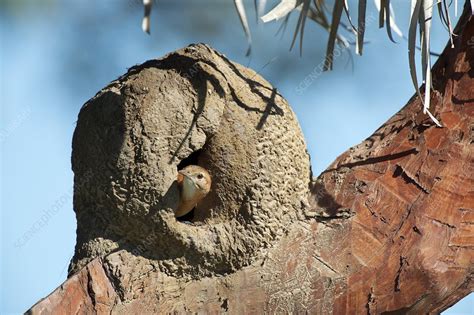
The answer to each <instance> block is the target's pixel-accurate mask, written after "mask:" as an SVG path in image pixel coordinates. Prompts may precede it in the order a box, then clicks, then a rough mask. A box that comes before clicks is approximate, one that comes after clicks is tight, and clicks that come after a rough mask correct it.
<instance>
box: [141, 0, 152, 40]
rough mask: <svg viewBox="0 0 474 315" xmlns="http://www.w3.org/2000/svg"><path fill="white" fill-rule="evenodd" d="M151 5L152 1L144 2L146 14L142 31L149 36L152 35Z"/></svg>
mask: <svg viewBox="0 0 474 315" xmlns="http://www.w3.org/2000/svg"><path fill="white" fill-rule="evenodd" d="M151 4H152V3H151V0H143V8H144V10H145V13H144V14H143V20H142V30H143V31H144V32H145V33H148V34H150V15H151Z"/></svg>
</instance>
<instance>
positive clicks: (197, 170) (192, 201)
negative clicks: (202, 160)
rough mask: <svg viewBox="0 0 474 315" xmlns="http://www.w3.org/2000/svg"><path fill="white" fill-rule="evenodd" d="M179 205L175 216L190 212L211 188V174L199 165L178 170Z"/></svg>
mask: <svg viewBox="0 0 474 315" xmlns="http://www.w3.org/2000/svg"><path fill="white" fill-rule="evenodd" d="M177 182H178V188H179V205H178V208H177V209H176V211H175V217H177V218H179V217H182V216H184V215H185V214H187V213H189V212H190V211H191V210H193V209H194V207H195V206H196V205H197V204H198V203H199V202H200V201H201V200H202V199H203V198H204V197H206V195H207V194H208V193H209V191H210V190H211V182H212V181H211V176H210V175H209V173H208V171H207V170H206V169H204V168H202V167H200V166H197V165H188V166H186V167H185V168H183V169H182V170H180V171H178V180H177Z"/></svg>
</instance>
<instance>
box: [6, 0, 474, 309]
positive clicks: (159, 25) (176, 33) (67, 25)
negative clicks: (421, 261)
mask: <svg viewBox="0 0 474 315" xmlns="http://www.w3.org/2000/svg"><path fill="white" fill-rule="evenodd" d="M406 2H407V3H408V1H406ZM138 3H139V1H138V0H122V1H113V0H101V1H97V0H82V1H72V0H64V1H59V0H57V1H54V0H48V1H41V3H40V1H33V0H31V1H27V0H22V1H17V2H15V1H11V0H10V1H6V0H0V54H1V55H0V74H1V76H0V89H1V90H0V104H1V114H0V144H1V155H0V159H1V163H0V165H1V182H0V191H1V234H0V235H1V257H2V258H1V259H0V261H1V274H0V277H1V286H0V290H1V292H0V293H1V300H0V313H1V314H17V313H22V312H24V311H25V310H26V309H28V308H29V307H30V306H31V305H32V304H34V303H35V302H37V301H38V300H39V299H40V298H42V297H44V296H46V295H47V294H49V293H50V292H51V291H52V290H54V289H55V288H56V287H57V286H58V285H60V284H61V283H62V282H63V281H64V280H65V278H66V272H67V265H68V263H69V260H70V258H71V256H72V254H73V250H74V244H75V228H76V221H75V216H74V213H73V210H72V183H73V181H72V179H73V174H72V172H71V163H70V157H71V139H72V133H73V130H74V127H75V122H76V119H77V114H78V112H79V110H80V108H81V106H82V104H84V102H86V101H87V100H88V99H89V98H91V97H92V96H93V95H94V94H95V93H96V92H97V91H98V90H100V89H101V88H102V87H104V86H105V85H106V84H107V83H108V82H110V81H112V80H113V79H115V78H117V77H118V76H119V75H121V74H123V73H124V72H126V69H127V68H129V67H131V66H132V65H134V64H137V63H142V62H144V61H146V60H148V59H152V58H157V57H161V56H163V55H164V54H166V53H168V52H170V51H173V50H176V49H179V48H181V47H184V46H186V45H188V44H190V43H195V42H205V43H208V44H210V45H211V46H213V47H214V48H216V49H218V50H220V51H221V52H223V53H224V54H226V55H227V56H228V57H229V58H230V59H232V60H234V61H237V62H239V63H241V64H243V65H246V66H249V67H251V68H253V69H254V70H256V71H259V72H260V74H261V75H263V76H264V77H265V78H266V79H267V80H269V81H270V82H271V83H272V84H273V85H274V86H276V87H277V88H278V89H279V90H280V92H281V93H282V94H283V95H284V96H285V97H286V98H287V100H288V101H289V103H290V104H291V105H292V107H293V109H294V111H295V112H296V114H297V117H298V119H299V121H300V124H301V127H302V129H303V132H304V135H305V138H306V141H307V144H308V149H309V152H310V154H311V161H312V166H313V172H314V173H315V175H317V174H319V173H320V172H321V171H322V170H323V169H324V168H325V167H326V166H327V165H328V164H329V163H330V162H331V161H332V160H334V158H336V157H337V156H338V155H339V154H340V153H342V152H343V151H345V150H346V149H347V148H349V147H350V146H352V145H355V144H357V143H359V142H360V141H362V140H363V139H364V138H366V137H367V136H369V135H370V134H371V133H372V132H373V131H374V130H375V129H376V128H377V127H378V126H379V125H381V124H382V123H383V122H385V121H386V120H387V119H388V118H389V117H390V116H391V115H393V114H394V113H395V112H396V111H398V110H399V109H400V108H401V107H402V106H403V105H404V104H405V103H406V102H407V100H408V99H409V98H410V97H411V96H412V94H413V92H414V90H413V87H412V85H411V82H410V77H409V71H408V62H407V44H406V42H404V41H403V40H399V43H398V44H393V43H391V42H390V41H389V40H388V39H387V36H386V33H385V30H379V29H378V28H377V23H376V22H374V23H373V25H371V24H369V25H368V26H367V27H368V31H367V40H368V41H369V43H368V44H367V45H366V47H365V51H364V56H363V57H358V56H355V55H354V53H353V51H352V53H351V54H352V56H351V54H349V53H348V52H343V53H342V54H341V56H340V57H338V58H336V60H335V63H336V66H335V70H334V71H332V72H330V73H321V74H318V77H317V79H312V80H310V81H304V80H305V78H307V77H308V75H310V74H311V73H313V74H314V73H315V72H314V71H317V70H315V69H317V67H318V65H319V64H320V63H321V62H322V58H323V54H324V51H325V45H326V39H327V34H325V33H324V31H322V30H321V29H320V28H319V27H318V26H316V25H314V24H312V23H311V22H308V24H307V26H306V29H305V41H304V50H303V57H299V52H298V50H297V49H295V50H294V51H291V52H289V51H288V49H289V46H290V40H291V36H292V33H293V28H294V26H295V18H294V17H293V19H292V21H291V23H290V25H289V26H288V30H287V32H286V33H285V34H284V36H283V37H282V38H281V39H280V36H275V33H276V31H277V29H278V26H279V25H278V24H275V23H272V24H269V25H262V24H259V25H256V24H255V16H254V13H253V11H252V9H253V4H252V3H251V2H247V11H248V14H249V20H250V22H251V28H252V35H253V39H254V46H253V53H252V56H251V58H247V57H245V55H244V54H245V51H246V48H247V47H246V40H245V37H244V35H243V32H242V30H241V26H240V23H239V20H238V17H237V16H236V14H235V12H234V7H233V4H232V2H231V1H230V0H229V1H219V0H215V1H214V0H203V1H202V2H192V1H171V0H163V1H159V2H158V5H156V6H155V8H154V10H153V15H152V35H151V36H148V35H146V34H143V33H142V31H141V29H140V24H141V17H142V14H143V9H142V7H141V6H140V5H139V4H138ZM395 7H396V9H398V10H397V11H396V12H397V13H398V15H397V19H398V21H399V24H400V26H401V28H402V29H404V30H406V25H407V21H408V17H407V13H408V6H407V4H405V3H398V4H397V3H396V6H395ZM372 9H373V8H372ZM372 14H374V15H375V16H376V13H375V11H373V10H372ZM446 40H447V34H446V32H445V31H444V29H443V28H442V27H441V26H440V23H439V21H438V19H437V17H435V19H434V33H433V50H434V51H438V52H440V51H441V50H442V48H443V47H444V45H445V43H446ZM270 60H273V61H272V62H270V64H268V65H267V66H266V67H265V68H263V69H262V67H263V66H264V65H265V64H267V63H268V62H269V61H270ZM351 60H352V61H351ZM308 82H309V83H308ZM303 86H304V87H305V88H304V89H302V87H303ZM473 309H474V295H473V294H471V295H470V296H469V297H467V298H465V299H464V300H463V301H461V302H460V303H458V304H457V305H456V306H454V307H453V308H451V309H450V310H448V311H447V312H446V314H474V313H473Z"/></svg>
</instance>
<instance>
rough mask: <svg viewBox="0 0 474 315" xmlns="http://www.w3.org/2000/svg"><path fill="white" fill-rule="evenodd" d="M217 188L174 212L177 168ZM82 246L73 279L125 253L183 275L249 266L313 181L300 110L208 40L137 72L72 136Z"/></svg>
mask: <svg viewBox="0 0 474 315" xmlns="http://www.w3.org/2000/svg"><path fill="white" fill-rule="evenodd" d="M189 164H197V165H200V166H202V167H204V168H206V169H207V170H209V172H210V174H211V176H212V178H213V185H212V190H211V192H210V193H209V195H208V196H207V197H206V198H205V199H204V200H203V201H202V202H201V203H200V204H199V205H198V206H197V207H196V208H195V209H194V210H193V212H192V213H191V214H190V216H189V217H188V218H187V220H189V221H190V223H184V222H180V221H179V220H177V219H176V218H175V216H174V209H176V206H177V202H178V196H179V193H178V189H177V184H176V176H177V171H178V169H181V168H183V167H185V166H186V165H189ZM72 165H73V171H74V187H75V189H74V209H75V212H76V215H77V222H78V228H77V245H76V252H75V256H74V258H73V260H72V263H71V266H70V274H71V273H73V272H75V271H77V270H78V269H79V268H81V267H82V266H84V265H85V263H87V262H88V261H89V260H90V259H92V258H94V257H97V256H105V255H107V254H108V253H111V252H114V251H117V250H126V251H128V252H130V253H132V254H133V255H135V256H142V257H145V258H146V259H149V260H150V261H151V262H153V264H154V265H156V266H157V267H158V268H159V269H160V270H162V271H164V272H166V273H168V274H174V275H182V276H191V277H201V276H207V275H212V274H225V273H230V272H233V271H235V270H237V269H239V268H241V267H243V266H245V265H248V264H251V263H252V261H255V259H256V258H258V257H259V256H261V255H262V253H263V252H264V250H265V248H268V247H269V246H271V245H272V243H273V242H275V240H277V239H278V238H279V237H280V236H282V235H283V234H284V233H285V232H286V231H287V229H288V227H289V226H290V224H291V223H292V222H295V221H297V220H300V219H302V218H303V211H304V207H305V205H306V204H307V203H306V198H307V197H308V186H309V182H310V178H311V174H310V173H311V171H310V163H309V157H308V154H307V151H306V145H305V142H304V139H303V136H302V133H301V131H300V128H299V125H298V122H297V120H296V118H295V115H294V113H293V112H292V111H291V109H290V107H289V105H288V104H287V102H286V101H285V100H284V99H283V97H282V96H281V95H280V94H279V93H278V92H277V90H276V89H275V88H273V87H272V86H271V85H270V84H269V83H268V82H266V81H265V80H263V79H262V78H261V77H260V76H259V75H258V74H256V73H255V72H254V71H252V70H249V69H247V68H244V67H242V66H240V65H238V64H236V63H233V62H231V61H229V60H228V59H227V58H225V56H223V55H221V54H219V53H217V52H216V51H214V50H213V49H211V48H210V47H208V46H206V45H191V46H189V47H186V48H184V49H182V50H179V51H177V52H175V53H172V54H169V55H167V56H165V57H164V58H162V59H159V60H151V61H148V62H145V63H144V64H142V65H139V66H135V67H133V68H131V69H130V70H129V71H128V73H127V74H125V75H123V76H122V77H120V78H119V79H118V80H116V81H114V82H112V83H111V84H110V85H109V86H107V87H106V88H104V89H103V90H102V91H100V92H99V93H98V94H97V95H96V96H95V97H93V98H92V99H91V100H89V101H88V102H87V103H86V104H85V105H84V106H83V108H82V109H81V112H80V114H79V119H78V122H77V127H76V130H75V133H74V139H73V156H72Z"/></svg>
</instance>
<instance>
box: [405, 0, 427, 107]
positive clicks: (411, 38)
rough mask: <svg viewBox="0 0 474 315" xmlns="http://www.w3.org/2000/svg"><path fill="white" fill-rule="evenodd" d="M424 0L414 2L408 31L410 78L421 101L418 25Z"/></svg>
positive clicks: (414, 0)
mask: <svg viewBox="0 0 474 315" xmlns="http://www.w3.org/2000/svg"><path fill="white" fill-rule="evenodd" d="M422 2H423V0H412V2H411V13H410V26H409V29H408V64H409V67H410V76H411V80H412V83H413V86H414V87H415V90H416V93H417V94H418V96H419V97H420V99H421V93H420V89H419V88H418V78H417V76H416V62H415V50H416V30H417V25H418V16H419V14H420V9H421V4H422Z"/></svg>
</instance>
